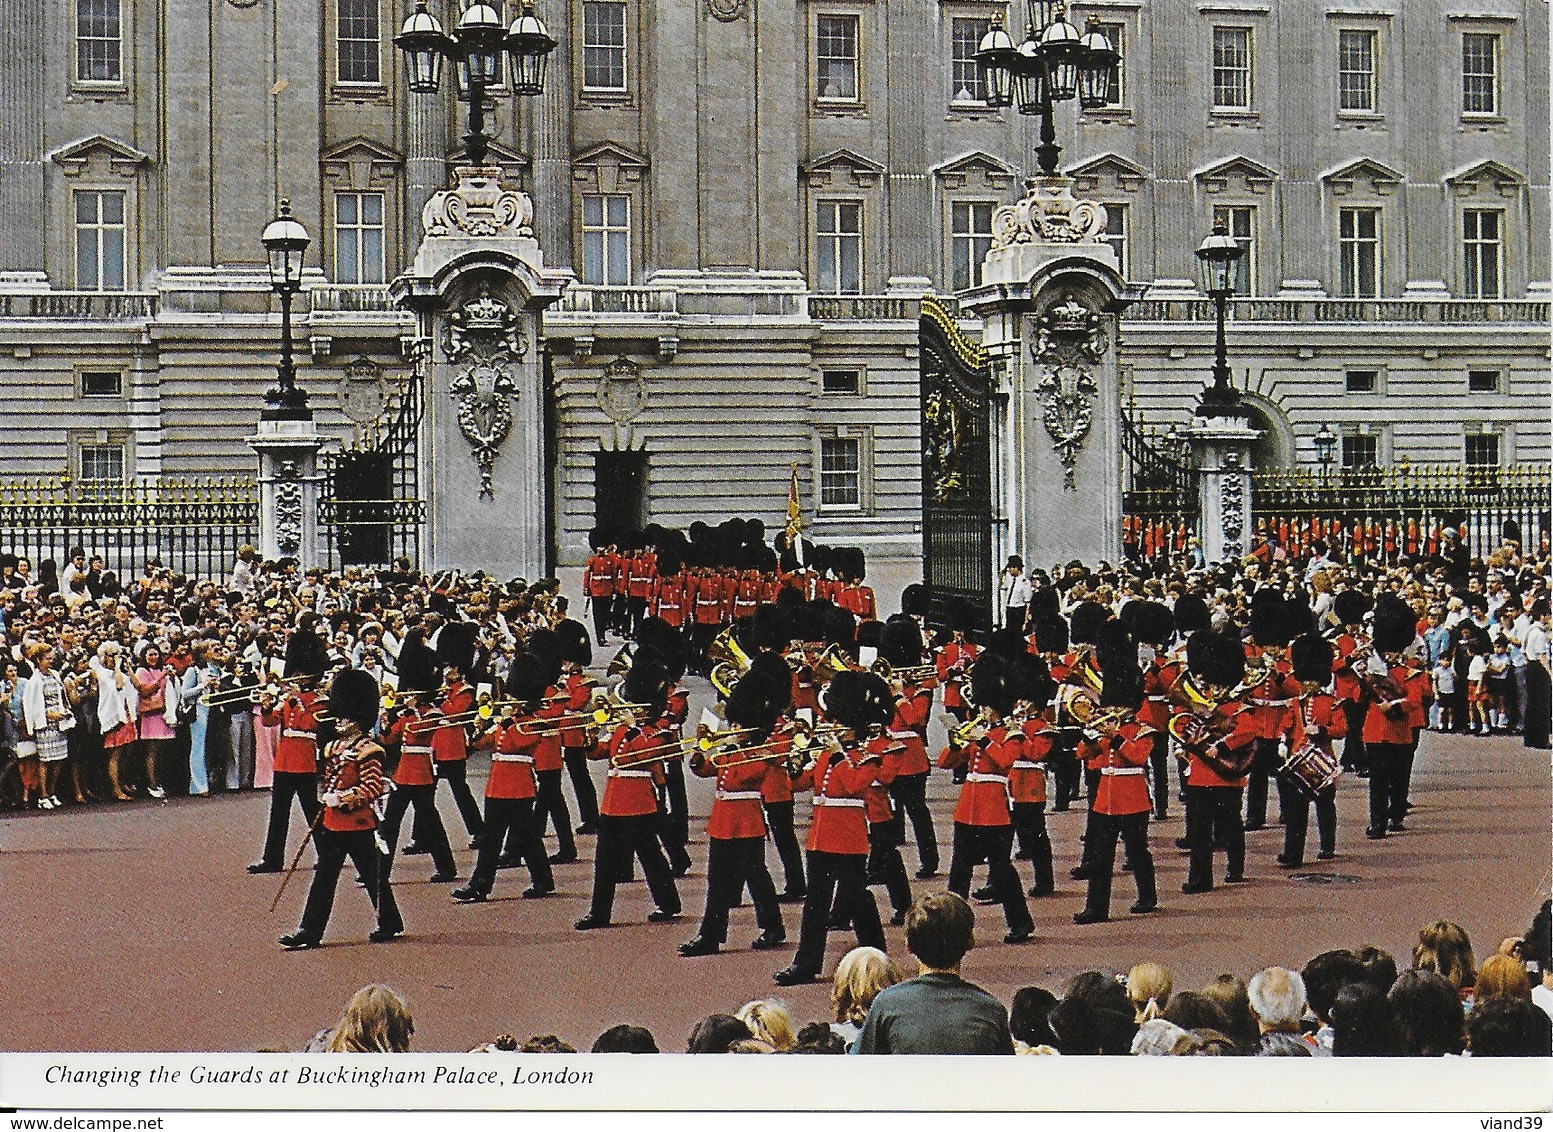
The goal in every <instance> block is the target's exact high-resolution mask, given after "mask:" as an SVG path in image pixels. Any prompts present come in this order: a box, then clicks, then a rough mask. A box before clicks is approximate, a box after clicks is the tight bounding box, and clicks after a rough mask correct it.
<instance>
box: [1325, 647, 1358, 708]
mask: <svg viewBox="0 0 1553 1132" xmlns="http://www.w3.org/2000/svg"><path fill="white" fill-rule="evenodd" d="M1358 647H1359V642H1358V641H1356V640H1354V638H1353V637H1351V636H1350V635H1349V634H1347V633H1344V634H1342V635H1341V636H1339V637H1338V638H1337V640H1336V642H1335V648H1334V650H1333V651H1334V652H1335V653H1336V655H1335V656H1333V658H1332V688H1333V690H1334V691H1335V692H1336V693H1337V698H1338V699H1340V700H1347V701H1348V702H1349V703H1357V702H1358V700H1359V696H1360V694H1361V689H1360V685H1359V678H1358V677H1357V676H1355V675H1354V671H1353V668H1352V667H1351V666H1350V665H1349V663H1348V658H1349V656H1350V655H1352V653H1353V650H1354V649H1356V648H1358Z"/></svg>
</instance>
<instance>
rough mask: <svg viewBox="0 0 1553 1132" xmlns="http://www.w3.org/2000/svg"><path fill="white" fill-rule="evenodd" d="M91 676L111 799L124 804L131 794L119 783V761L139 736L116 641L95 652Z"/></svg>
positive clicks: (134, 699)
mask: <svg viewBox="0 0 1553 1132" xmlns="http://www.w3.org/2000/svg"><path fill="white" fill-rule="evenodd" d="M92 676H93V678H94V679H95V680H96V681H97V725H98V727H99V728H100V729H101V730H102V745H103V749H104V750H106V751H107V752H108V782H109V784H110V785H111V786H112V787H113V794H114V797H116V798H118V799H119V801H121V802H123V801H127V800H128V799H129V798H131V797H133V795H132V794H131V793H130V792H129V791H128V790H126V789H125V788H124V784H123V782H122V781H121V780H120V777H119V773H120V771H119V759H120V757H121V756H122V755H123V754H124V750H125V748H126V747H130V746H132V745H134V743H135V740H136V739H137V738H138V737H139V732H138V731H137V729H136V727H135V716H136V707H137V705H138V704H139V702H140V694H139V693H138V692H137V691H135V685H134V684H132V683H131V682H130V678H129V673H128V672H126V671H124V649H123V647H122V646H121V645H120V644H119V643H118V642H117V641H105V642H103V645H102V647H101V648H99V649H98V650H97V657H96V659H95V660H93V661H92Z"/></svg>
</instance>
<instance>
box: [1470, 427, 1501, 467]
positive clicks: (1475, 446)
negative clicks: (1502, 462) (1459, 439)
mask: <svg viewBox="0 0 1553 1132" xmlns="http://www.w3.org/2000/svg"><path fill="white" fill-rule="evenodd" d="M1463 455H1464V456H1465V458H1466V463H1467V466H1468V467H1475V468H1497V467H1498V466H1499V434H1498V433H1497V432H1469V433H1467V435H1466V444H1465V451H1464V452H1463Z"/></svg>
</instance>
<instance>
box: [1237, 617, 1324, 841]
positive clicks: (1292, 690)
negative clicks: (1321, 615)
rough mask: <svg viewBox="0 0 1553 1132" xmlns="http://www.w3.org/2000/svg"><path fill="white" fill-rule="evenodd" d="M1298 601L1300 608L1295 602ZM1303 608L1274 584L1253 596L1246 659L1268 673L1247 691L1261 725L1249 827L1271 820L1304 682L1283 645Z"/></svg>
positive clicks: (1249, 801) (1250, 791)
mask: <svg viewBox="0 0 1553 1132" xmlns="http://www.w3.org/2000/svg"><path fill="white" fill-rule="evenodd" d="M1264 595H1266V596H1264ZM1295 604H1297V605H1298V608H1292V607H1291V605H1295ZM1304 613H1305V604H1304V602H1302V601H1298V602H1296V603H1290V604H1286V603H1285V602H1284V600H1283V598H1282V597H1281V596H1279V594H1278V593H1277V592H1276V591H1273V590H1265V589H1264V590H1257V591H1256V593H1255V594H1254V595H1253V596H1252V599H1251V639H1252V642H1253V646H1252V647H1251V648H1249V649H1248V650H1247V657H1246V659H1247V662H1248V663H1249V664H1250V665H1251V666H1253V670H1255V668H1256V667H1260V669H1261V671H1262V672H1264V673H1265V675H1264V676H1263V678H1262V679H1261V681H1260V682H1259V683H1258V684H1257V686H1256V687H1254V688H1252V689H1251V691H1250V693H1249V694H1248V696H1247V697H1246V699H1247V702H1248V703H1249V704H1250V707H1249V709H1248V710H1249V711H1250V714H1251V723H1252V725H1253V726H1254V727H1255V728H1256V744H1255V747H1256V755H1255V757H1254V758H1253V760H1252V763H1251V774H1250V777H1249V778H1248V779H1247V782H1246V820H1245V828H1246V829H1247V830H1253V829H1261V828H1262V827H1263V826H1264V825H1266V824H1267V785H1268V782H1269V781H1270V780H1271V779H1272V777H1273V776H1274V775H1276V774H1277V773H1278V741H1279V740H1280V739H1282V738H1283V736H1284V733H1285V732H1287V731H1288V729H1289V709H1290V708H1291V707H1293V705H1294V701H1295V700H1296V699H1297V698H1298V697H1299V685H1298V684H1297V683H1296V682H1295V679H1294V677H1293V676H1292V675H1290V673H1289V662H1288V659H1287V658H1286V657H1285V656H1284V655H1283V650H1284V646H1286V645H1287V644H1288V643H1289V641H1290V639H1291V638H1292V637H1293V636H1294V635H1295V633H1296V632H1297V631H1298V629H1299V628H1300V626H1299V625H1298V624H1296V623H1295V619H1296V618H1298V617H1300V616H1301V615H1303V614H1304ZM1306 619H1307V620H1308V619H1309V618H1308V615H1307V616H1306Z"/></svg>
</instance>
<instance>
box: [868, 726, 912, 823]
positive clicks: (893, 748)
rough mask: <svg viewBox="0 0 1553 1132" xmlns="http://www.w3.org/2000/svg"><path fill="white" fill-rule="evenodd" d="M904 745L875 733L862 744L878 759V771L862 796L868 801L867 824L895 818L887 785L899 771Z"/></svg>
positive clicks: (889, 737) (887, 736)
mask: <svg viewBox="0 0 1553 1132" xmlns="http://www.w3.org/2000/svg"><path fill="white" fill-rule="evenodd" d="M904 746H905V745H904V744H903V743H901V742H900V741H899V740H897V739H894V738H892V737H891V736H889V735H876V736H874V737H873V738H872V739H869V740H868V741H867V742H866V743H864V744H863V749H864V750H865V751H867V752H868V754H869V755H870V756H872V757H875V758H877V759H878V760H879V773H878V774H877V775H876V776H875V778H874V781H873V784H872V785H871V786H869V787H868V791H867V793H866V794H864V796H863V800H864V801H865V802H867V803H868V806H867V812H868V824H869V825H881V824H883V823H885V822H888V821H892V820H894V818H895V809H894V807H893V806H891V805H890V792H889V790H888V789H887V787H888V786H889V785H890V783H892V782H894V781H895V779H896V776H897V775H899V774H900V772H901V770H900V766H901V756H902V755H903V754H904V753H905V752H904V750H903V748H904Z"/></svg>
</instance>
